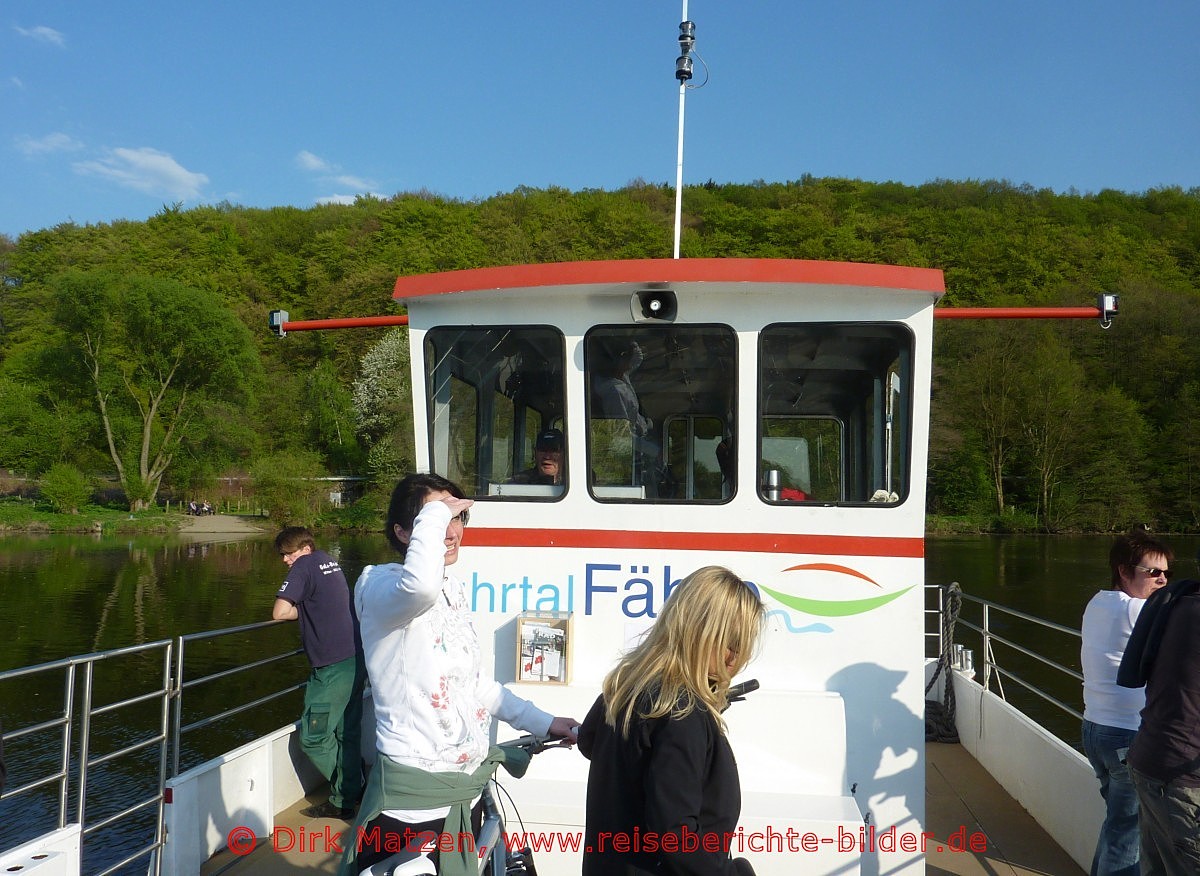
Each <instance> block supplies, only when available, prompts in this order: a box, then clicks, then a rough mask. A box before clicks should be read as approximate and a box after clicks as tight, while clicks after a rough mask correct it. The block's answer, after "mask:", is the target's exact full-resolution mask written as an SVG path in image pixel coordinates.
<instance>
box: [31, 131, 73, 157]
mask: <svg viewBox="0 0 1200 876" xmlns="http://www.w3.org/2000/svg"><path fill="white" fill-rule="evenodd" d="M15 142H16V146H17V151H18V152H21V153H22V154H24V155H28V156H30V157H33V156H35V155H50V154H52V153H55V152H77V151H78V150H80V149H82V148H83V144H82V143H80V142H79V141H78V140H76V139H75V138H74V137H72V136H70V135H68V134H63V133H59V132H55V133H53V134H47V135H46V136H45V137H17V138H16V141H15Z"/></svg>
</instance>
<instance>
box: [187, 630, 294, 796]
mask: <svg viewBox="0 0 1200 876" xmlns="http://www.w3.org/2000/svg"><path fill="white" fill-rule="evenodd" d="M284 623H288V621H276V620H269V621H261V622H259V623H253V624H243V625H242V626H238V627H228V628H226V629H223V630H207V631H205V632H202V633H189V634H187V635H185V636H180V637H179V638H178V639H176V648H175V689H174V691H173V692H172V698H173V700H174V704H173V725H172V726H173V730H172V734H171V738H172V743H173V745H172V749H173V751H174V762H173V763H172V770H171V775H172V776H177V775H179V771H180V761H181V759H182V753H183V736H184V734H186V733H189V732H191V731H193V730H199V729H201V728H202V727H207V726H209V725H210V724H214V723H216V722H217V721H220V720H224V719H225V718H229V717H232V716H233V715H239V714H241V713H243V712H247V711H250V710H251V709H253V708H257V707H258V706H260V705H262V704H263V703H264V702H269V701H270V700H272V699H275V698H277V697H280V696H284V695H286V694H288V693H291V692H292V691H294V690H298V689H301V688H303V687H304V686H305V684H306V683H307V682H301V683H299V684H296V685H291V686H289V687H286V688H284V689H282V690H279V691H276V692H274V693H272V694H268V695H267V696H265V697H262V698H260V699H257V700H255V701H253V702H250V703H243V704H242V705H240V706H235V707H234V708H232V709H226V710H225V711H223V712H220V713H219V714H217V715H210V716H208V717H207V718H203V719H201V720H199V721H193V722H192V723H190V724H187V725H186V726H185V725H184V723H183V695H184V693H185V692H186V691H188V690H191V689H193V688H196V687H200V686H201V685H205V684H211V683H212V682H214V681H219V680H220V679H224V678H230V677H232V676H234V675H239V674H241V673H243V672H247V671H249V670H251V669H258V668H261V667H262V666H266V665H268V664H271V663H276V662H279V661H282V660H287V659H288V658H290V657H295V656H296V655H298V654H303V653H304V649H302V648H295V649H293V650H291V651H287V652H285V653H283V654H277V655H275V656H272V657H267V658H264V659H261V660H253V661H251V662H249V663H243V664H240V665H238V666H235V667H233V668H232V669H225V670H222V671H220V672H214V673H210V674H209V675H204V676H201V677H199V678H194V679H190V680H188V679H186V678H185V668H184V666H185V664H184V660H185V658H186V656H187V654H186V651H187V645H188V644H189V643H193V642H199V641H204V640H210V639H217V638H222V637H225V636H232V635H236V634H238V633H253V632H259V631H262V630H266V629H269V628H271V627H276V626H279V625H280V624H284Z"/></svg>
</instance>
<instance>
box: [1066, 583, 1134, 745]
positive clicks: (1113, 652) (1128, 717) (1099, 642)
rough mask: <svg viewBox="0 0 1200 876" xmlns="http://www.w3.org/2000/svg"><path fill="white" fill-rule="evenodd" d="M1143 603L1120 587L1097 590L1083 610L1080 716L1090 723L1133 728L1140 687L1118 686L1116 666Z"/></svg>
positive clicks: (1118, 664) (1080, 655)
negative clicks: (1081, 704)
mask: <svg viewBox="0 0 1200 876" xmlns="http://www.w3.org/2000/svg"><path fill="white" fill-rule="evenodd" d="M1145 604H1146V600H1144V599H1134V598H1133V597H1132V596H1130V595H1129V594H1127V593H1125V592H1124V591H1123V590H1101V591H1100V592H1099V593H1097V594H1096V595H1095V596H1093V597H1092V598H1091V601H1090V602H1088V604H1087V608H1085V609H1084V611H1083V631H1082V632H1083V645H1082V647H1081V648H1080V650H1079V658H1080V663H1081V664H1082V665H1083V717H1084V718H1085V719H1086V720H1088V721H1091V722H1092V723H1093V724H1104V725H1106V726H1108V727H1123V728H1125V729H1126V730H1137V729H1138V727H1140V726H1141V725H1142V716H1141V712H1142V707H1143V706H1145V705H1146V689H1145V688H1144V687H1138V688H1130V687H1120V686H1119V685H1118V684H1117V667H1119V666H1120V665H1121V655H1123V654H1124V653H1125V646H1126V645H1127V644H1129V634H1130V633H1131V632H1133V625H1134V623H1135V622H1136V621H1137V618H1138V615H1139V614H1140V613H1141V611H1142V606H1143V605H1145Z"/></svg>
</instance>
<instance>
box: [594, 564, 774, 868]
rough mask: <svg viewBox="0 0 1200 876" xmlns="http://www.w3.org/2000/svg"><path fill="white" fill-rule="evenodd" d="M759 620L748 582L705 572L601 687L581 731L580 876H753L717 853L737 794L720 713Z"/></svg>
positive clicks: (677, 592)
mask: <svg viewBox="0 0 1200 876" xmlns="http://www.w3.org/2000/svg"><path fill="white" fill-rule="evenodd" d="M763 617H764V610H763V606H762V602H761V601H760V600H759V597H758V594H757V593H756V592H755V590H754V589H753V587H752V585H748V584H746V583H745V582H744V581H742V580H741V579H740V578H738V576H737V575H735V574H733V572H730V571H729V570H728V569H724V568H721V567H719V566H706V567H705V568H703V569H699V570H697V571H695V572H693V573H692V574H691V575H689V576H688V577H687V578H685V579H684V580H683V581H682V582H680V583H679V585H678V586H677V587H676V588H675V589H674V590H673V591H672V592H671V597H670V598H669V599H668V600H667V602H666V604H665V605H664V606H663V611H662V615H661V616H660V617H659V618H658V621H657V622H656V623H655V625H654V626H653V627H651V629H650V632H649V633H648V634H647V636H646V638H645V639H643V640H642V642H641V644H639V645H638V646H637V647H636V648H634V649H633V650H632V651H631V652H629V653H628V654H627V655H625V656H624V657H623V658H621V660H620V661H619V662H618V663H617V666H616V668H615V669H613V670H612V671H611V672H610V673H609V674H608V676H607V677H606V678H605V679H604V686H603V693H602V694H601V696H600V697H599V699H597V700H596V703H595V705H593V706H592V709H591V711H590V712H589V713H588V716H587V718H586V719H585V720H584V722H583V727H582V728H581V730H580V732H579V750H580V751H581V752H583V754H584V755H585V756H586V757H587V758H588V759H589V760H591V762H592V763H591V769H590V772H589V774H588V788H587V823H586V826H585V848H586V851H585V853H584V858H583V876H632V874H638V873H643V872H645V873H656V874H685V873H686V874H697V876H699V874H713V876H733V874H744V873H752V872H753V871H752V870H751V869H750V867H749V864H748V863H747V862H746V861H745V860H744V859H738V860H737V861H736V862H735V861H734V860H733V859H732V858H730V856H729V852H728V850H727V849H725V844H724V839H725V835H726V834H727V833H732V832H733V831H734V829H735V828H736V827H737V821H738V815H739V814H740V811H741V788H740V784H739V782H738V771H737V763H736V762H735V761H734V759H733V751H732V750H731V749H730V747H729V741H728V739H726V737H725V722H724V721H723V720H722V719H721V712H722V711H724V709H725V708H726V706H728V699H727V697H728V691H729V682H730V679H732V678H733V677H734V676H735V675H736V674H737V673H738V672H740V671H741V670H742V669H744V668H745V666H746V664H747V663H749V662H750V658H751V656H752V654H753V652H754V648H755V645H756V644H757V641H758V636H759V633H760V631H761V629H762V623H763Z"/></svg>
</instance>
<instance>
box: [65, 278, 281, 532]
mask: <svg viewBox="0 0 1200 876" xmlns="http://www.w3.org/2000/svg"><path fill="white" fill-rule="evenodd" d="M50 286H51V291H52V294H53V296H54V300H55V302H56V306H55V311H54V319H55V323H56V325H57V326H58V328H59V329H60V331H61V338H60V345H59V348H58V349H57V350H54V351H52V355H51V359H50V361H49V362H48V365H47V367H48V369H51V370H52V369H54V368H56V367H58V366H59V365H65V366H67V368H68V369H70V370H73V371H74V372H75V375H74V376H77V377H78V376H81V377H82V385H85V386H87V387H90V391H91V394H92V396H93V398H94V402H95V406H96V411H97V413H98V414H99V417H100V422H101V425H102V427H103V434H104V442H105V446H106V448H107V450H108V453H109V456H110V458H111V459H112V463H113V466H114V468H115V469H116V472H117V477H118V479H119V480H120V482H121V486H122V489H123V490H124V491H125V495H126V498H127V499H128V501H129V507H130V510H133V511H138V510H142V509H145V508H147V507H149V506H150V505H151V504H153V502H154V500H155V497H156V495H157V493H158V488H159V484H160V483H161V481H162V478H163V475H164V474H165V473H166V472H167V470H168V469H169V468H170V466H171V462H172V460H173V459H174V457H175V454H176V453H177V452H178V450H179V447H180V443H181V442H182V441H183V440H185V438H189V439H192V440H194V439H195V438H197V437H198V436H195V435H189V429H191V428H192V425H193V423H194V422H195V421H196V420H197V416H196V415H197V412H198V411H199V410H200V409H201V408H202V407H203V406H204V405H205V404H206V403H208V402H209V401H212V400H221V399H226V400H228V399H245V398H246V396H247V394H248V392H247V391H248V389H249V388H250V387H251V386H252V385H253V383H254V378H255V372H256V370H257V367H258V362H257V357H256V355H255V354H254V348H253V345H252V344H251V342H250V338H249V335H248V332H247V331H246V328H245V326H244V325H243V324H242V323H240V322H239V321H238V320H237V319H236V318H235V317H234V316H233V315H232V314H231V313H230V312H229V310H228V309H227V308H226V307H225V306H224V304H223V303H222V301H221V299H220V297H219V296H218V295H216V294H215V293H212V292H208V291H205V290H202V289H196V288H191V287H188V286H184V285H182V284H180V283H177V282H175V281H173V280H164V279H159V278H151V277H143V276H122V275H118V274H114V273H109V272H103V271H91V272H69V273H64V274H60V275H58V276H57V277H55V278H54V279H53V280H52V282H51V284H50ZM60 373H61V372H60ZM63 376H67V375H65V374H64V375H63Z"/></svg>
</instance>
